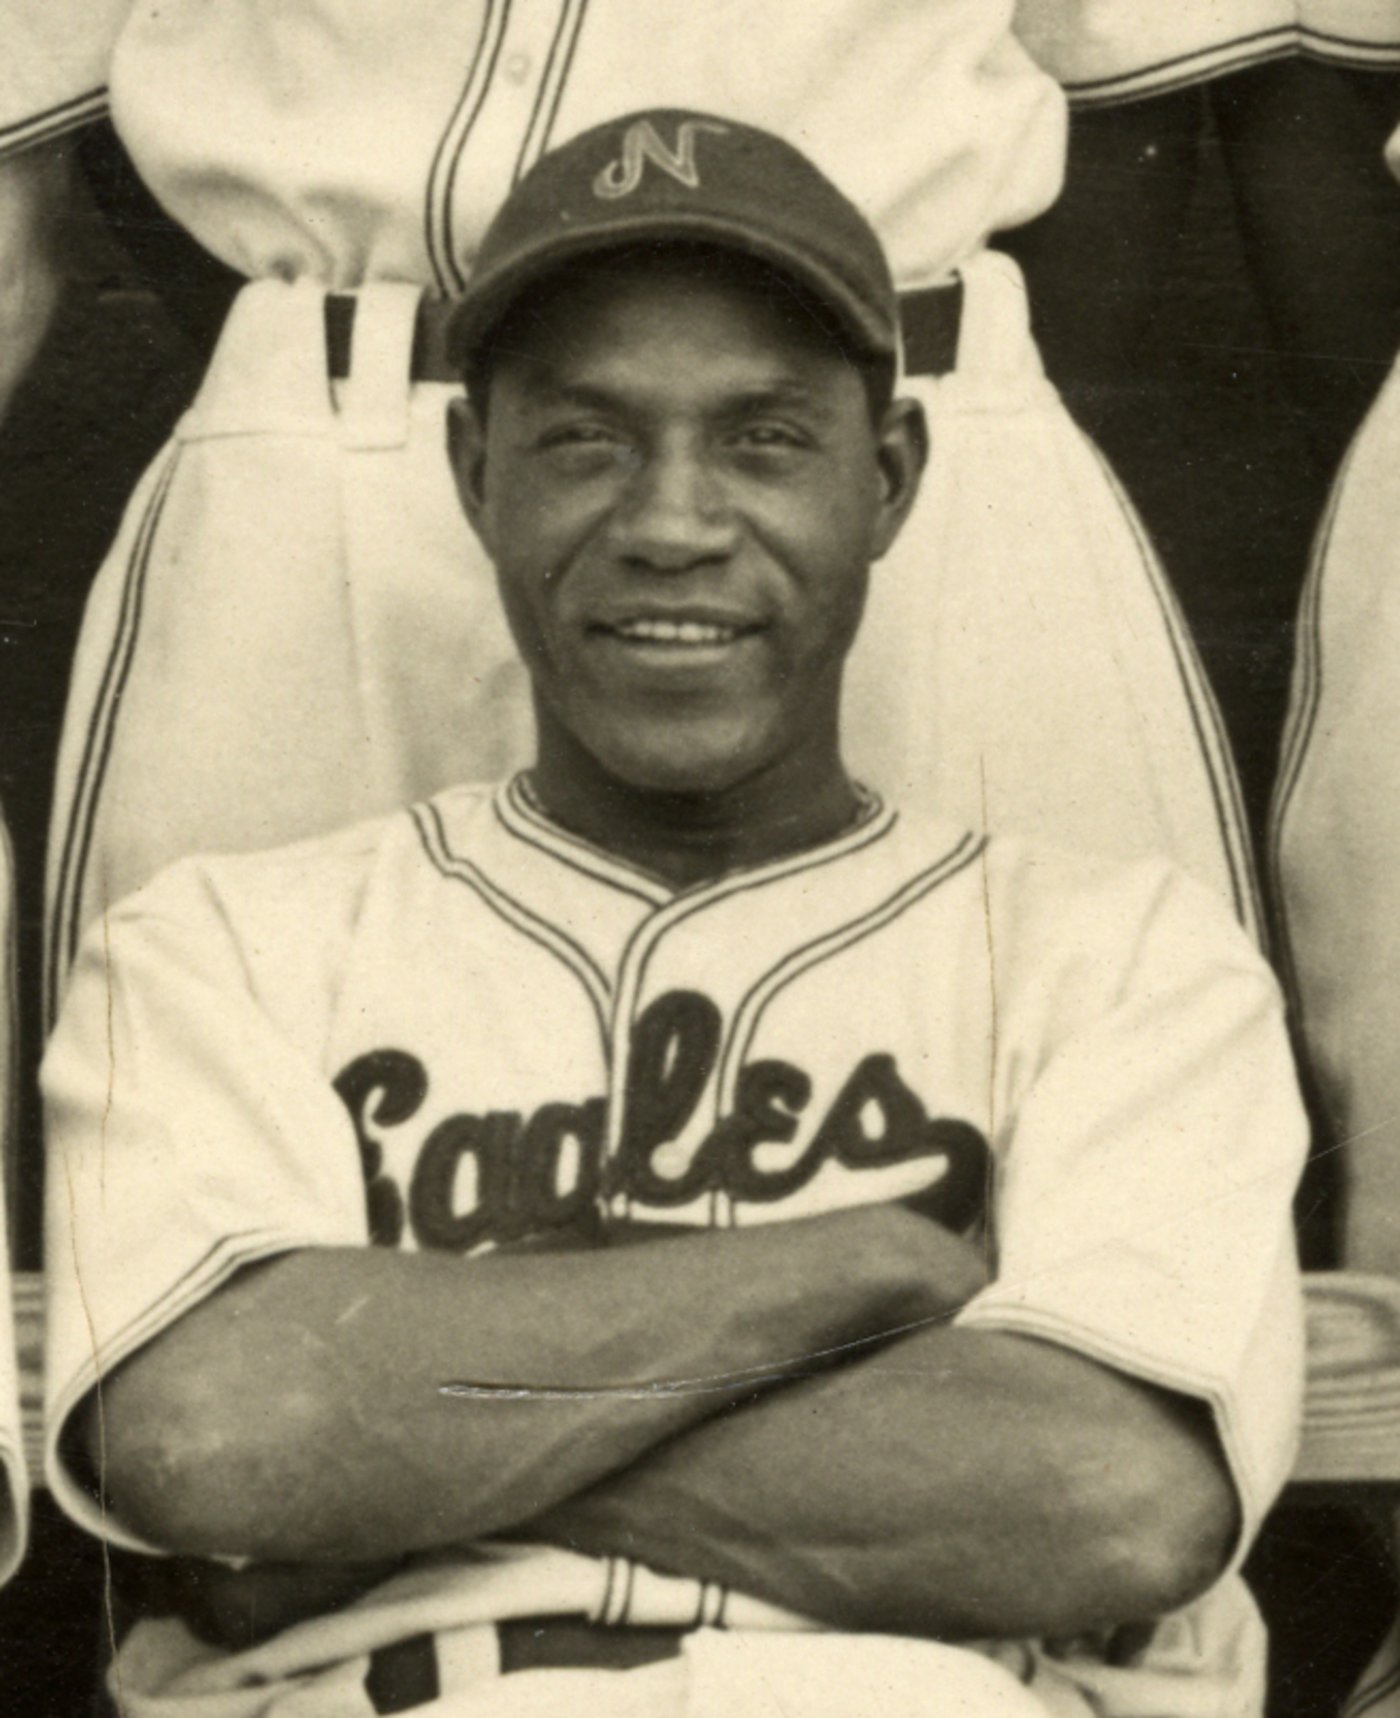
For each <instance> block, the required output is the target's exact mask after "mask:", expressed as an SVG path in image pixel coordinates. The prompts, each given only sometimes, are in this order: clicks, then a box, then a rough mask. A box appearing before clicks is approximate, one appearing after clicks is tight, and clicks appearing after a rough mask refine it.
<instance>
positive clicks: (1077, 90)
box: [1016, 0, 1400, 107]
mask: <svg viewBox="0 0 1400 1718" xmlns="http://www.w3.org/2000/svg"><path fill="white" fill-rule="evenodd" d="M1016 34H1017V35H1018V36H1019V37H1020V39H1021V41H1022V42H1024V43H1025V45H1026V47H1027V48H1029V49H1030V51H1031V53H1032V54H1034V55H1035V57H1036V59H1037V60H1038V61H1039V62H1040V64H1041V65H1043V66H1044V67H1045V68H1046V70H1047V71H1050V72H1053V73H1054V75H1055V77H1057V78H1058V79H1059V81H1060V82H1061V84H1063V85H1064V88H1065V93H1066V94H1067V95H1068V96H1069V98H1070V100H1071V102H1073V104H1074V105H1075V106H1076V107H1097V106H1102V105H1106V104H1108V103H1112V102H1120V101H1131V100H1134V99H1136V98H1138V97H1141V96H1149V95H1159V94H1162V93H1164V92H1165V91H1167V90H1173V89H1179V88H1181V87H1182V86H1183V85H1186V84H1193V83H1200V82H1201V81H1202V80H1203V79H1206V78H1213V77H1219V76H1221V75H1222V74H1224V73H1226V72H1234V71H1242V70H1244V69H1245V68H1246V67H1248V66H1256V65H1262V64H1263V63H1265V62H1266V61H1268V60H1277V59H1284V58H1287V57H1288V56H1289V55H1291V54H1299V53H1301V54H1306V55H1307V56H1308V57H1309V58H1311V59H1319V60H1327V61H1330V62H1331V63H1333V64H1335V65H1341V66H1351V67H1354V68H1357V69H1363V70H1364V69H1367V68H1371V69H1377V70H1381V69H1386V68H1391V69H1393V68H1395V67H1397V66H1400V4H1397V0H1170V3H1169V4H1165V5H1164V4H1161V3H1160V0H1016Z"/></svg>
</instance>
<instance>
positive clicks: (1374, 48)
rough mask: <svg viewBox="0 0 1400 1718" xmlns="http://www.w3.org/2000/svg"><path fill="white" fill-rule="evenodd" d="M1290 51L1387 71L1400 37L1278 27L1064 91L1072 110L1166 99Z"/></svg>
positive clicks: (1399, 55)
mask: <svg viewBox="0 0 1400 1718" xmlns="http://www.w3.org/2000/svg"><path fill="white" fill-rule="evenodd" d="M1294 53H1300V54H1302V55H1304V56H1305V57H1306V58H1308V59H1313V60H1322V61H1324V62H1326V63H1327V64H1329V65H1338V66H1348V67H1352V68H1355V69H1358V70H1365V69H1367V68H1371V69H1385V68H1388V67H1394V66H1396V65H1400V39H1398V38H1391V39H1390V40H1388V41H1377V40H1374V39H1372V40H1368V39H1366V38H1365V37H1362V36H1339V35H1336V34H1335V33H1333V32H1331V31H1328V30H1315V29H1312V28H1311V27H1310V26H1308V25H1306V24H1301V25H1300V24H1287V25H1280V26H1278V27H1276V28H1274V29H1272V30H1260V31H1257V32H1256V33H1255V34H1253V35H1249V36H1238V37H1235V38H1234V39H1233V40H1232V41H1229V42H1217V43H1216V44H1214V45H1213V46H1212V47H1209V48H1198V49H1194V50H1193V51H1192V52H1190V53H1187V54H1178V55H1175V56H1174V57H1172V58H1170V59H1165V60H1157V61H1154V62H1153V63H1152V64H1151V65H1147V66H1135V67H1134V68H1133V69H1132V70H1131V71H1126V72H1115V73H1113V74H1112V75H1111V76H1109V77H1102V78H1084V79H1071V80H1069V81H1068V82H1066V84H1065V85H1064V90H1065V94H1066V95H1067V96H1068V97H1069V99H1070V102H1071V103H1072V104H1073V105H1074V106H1075V107H1080V108H1085V107H1096V106H1103V105H1106V104H1107V103H1109V102H1120V101H1124V100H1131V99H1132V98H1133V97H1135V96H1136V97H1146V96H1153V95H1167V94H1170V92H1171V91H1173V90H1179V89H1186V88H1188V87H1189V86H1190V85H1192V84H1198V83H1205V82H1207V81H1208V80H1210V79H1212V78H1218V77H1224V76H1225V75H1226V74H1228V73H1230V72H1237V71H1243V70H1245V69H1247V68H1248V67H1250V66H1259V65H1267V64H1268V63H1269V62H1270V61H1272V60H1281V59H1287V58H1288V57H1289V55H1291V54H1294Z"/></svg>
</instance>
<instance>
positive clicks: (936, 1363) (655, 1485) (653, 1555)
mask: <svg viewBox="0 0 1400 1718" xmlns="http://www.w3.org/2000/svg"><path fill="white" fill-rule="evenodd" d="M533 1531H534V1532H535V1533H537V1534H538V1535H539V1536H541V1537H543V1538H545V1539H548V1540H551V1541H553V1542H555V1543H559V1544H567V1545H570V1546H573V1547H576V1548H577V1549H580V1550H583V1551H587V1552H591V1553H595V1554H599V1555H602V1554H624V1555H628V1556H631V1557H634V1558H638V1559H640V1560H641V1561H642V1562H644V1563H646V1564H649V1565H652V1566H654V1567H657V1568H662V1569H671V1570H674V1571H677V1572H680V1573H685V1574H689V1575H693V1576H695V1577H697V1578H701V1579H707V1580H714V1581H721V1582H724V1583H726V1584H727V1585H729V1586H732V1587H735V1588H738V1589H740V1590H742V1591H744V1592H746V1593H751V1594H753V1595H755V1596H756V1597H759V1598H762V1599H767V1600H769V1601H770V1602H772V1603H775V1604H779V1605H783V1606H786V1607H788V1608H790V1609H793V1610H797V1611H801V1612H803V1613H805V1614H807V1615H809V1616H812V1617H815V1618H817V1619H818V1620H820V1621H822V1622H825V1623H827V1624H830V1625H833V1626H836V1627H841V1628H848V1629H875V1630H880V1631H882V1632H888V1633H895V1634H909V1635H927V1636H933V1637H936V1638H939V1639H947V1640H958V1639H970V1638H976V1637H979V1636H1016V1635H1044V1634H1076V1633H1079V1632H1081V1631H1084V1630H1088V1629H1097V1628H1102V1627H1108V1626H1112V1625H1115V1624H1119V1623H1124V1622H1129V1621H1136V1620H1138V1619H1146V1618H1149V1617H1154V1616H1159V1615H1161V1614H1162V1613H1163V1612H1165V1611H1168V1610H1172V1609H1174V1608H1176V1607H1177V1606H1178V1605H1181V1604H1184V1603H1185V1602H1186V1601H1187V1600H1188V1599H1190V1598H1192V1597H1194V1596H1195V1595H1196V1594H1197V1593H1198V1592H1200V1591H1201V1590H1202V1589H1204V1588H1205V1587H1206V1586H1208V1585H1209V1584H1210V1582H1211V1581H1212V1580H1214V1579H1215V1577H1216V1576H1217V1575H1218V1574H1219V1573H1220V1571H1221V1569H1222V1568H1223V1566H1224V1564H1225V1562H1226V1561H1227V1559H1228V1557H1229V1555H1230V1551H1231V1548H1232V1546H1233V1544H1234V1542H1235V1539H1236V1537H1237V1534H1238V1532H1239V1511H1238V1506H1237V1503H1236V1500H1235V1494H1234V1490H1233V1488H1232V1486H1231V1483H1230V1478H1229V1474H1228V1471H1227V1467H1226V1463H1225V1460H1224V1457H1223V1454H1222V1452H1221V1450H1220V1446H1219V1444H1218V1442H1217V1440H1216V1439H1215V1437H1214V1435H1213V1433H1212V1431H1211V1429H1210V1425H1209V1416H1208V1413H1207V1411H1206V1410H1205V1408H1204V1406H1203V1405H1202V1404H1200V1403H1193V1402H1191V1401H1189V1400H1187V1399H1186V1398H1184V1397H1180V1396H1177V1395H1175V1394H1173V1393H1171V1392H1167V1391H1162V1390H1159V1389H1156V1388H1154V1387H1153V1386H1151V1385H1147V1384H1143V1383H1140V1382H1139V1381H1137V1380H1135V1379H1132V1378H1129V1377H1127V1376H1125V1375H1123V1374H1121V1373H1116V1372H1114V1371H1113V1370H1111V1369H1110V1368H1108V1367H1106V1366H1103V1365H1101V1364H1099V1363H1098V1362H1096V1361H1093V1360H1090V1359H1088V1358H1086V1357H1085V1356H1084V1355H1081V1354H1076V1353H1074V1352H1072V1351H1070V1350H1069V1349H1067V1348H1063V1347H1059V1346H1057V1345H1055V1344H1052V1343H1046V1342H1040V1341H1037V1340H1035V1339H1032V1338H1026V1337H1022V1336H1017V1335H1011V1334H1005V1333H1001V1332H992V1331H980V1330H959V1329H935V1330H930V1331H927V1332H924V1333H921V1334H917V1335H914V1336H911V1337H908V1338H906V1339H905V1340H903V1341H901V1342H899V1343H896V1344H894V1345H893V1346H891V1347H890V1348H888V1349H886V1350H885V1351H884V1352H883V1353H881V1354H878V1355H873V1356H871V1357H870V1358H869V1359H867V1360H864V1361H861V1362H859V1363H857V1364H855V1365H852V1366H848V1367H845V1368H844V1369H842V1370H841V1371H839V1372H835V1373H831V1374H828V1375H827V1376H826V1377H823V1378H819V1379H813V1380H811V1381H809V1382H808V1383H806V1384H803V1385H799V1386H796V1387H794V1388H791V1389H789V1390H787V1391H785V1392H783V1393H782V1394H781V1395H777V1396H774V1397H772V1398H771V1399H770V1400H768V1401H765V1402H758V1403H755V1404H753V1405H752V1406H751V1407H749V1408H743V1409H739V1410H736V1411H734V1412H731V1413H729V1414H726V1415H724V1416H723V1417H721V1418H718V1419H716V1420H713V1421H711V1422H710V1423H709V1424H708V1425H707V1426H705V1427H704V1428H703V1429H701V1430H699V1431H697V1432H694V1433H692V1434H690V1435H689V1436H687V1437H684V1438H682V1439H679V1440H677V1441H676V1442H674V1443H672V1444H671V1445H669V1446H668V1447H667V1448H665V1449H663V1450H661V1451H659V1452H657V1453H654V1454H653V1455H652V1456H651V1457H649V1458H648V1459H647V1460H646V1461H645V1462H643V1463H641V1464H639V1465H638V1466H636V1467H634V1468H633V1469H632V1470H630V1471H629V1472H627V1473H625V1474H622V1475H619V1476H617V1477H616V1478H614V1479H613V1480H611V1481H609V1482H607V1483H606V1484H604V1485H602V1486H599V1487H597V1488H595V1489H594V1490H593V1491H591V1492H588V1493H585V1494H584V1495H582V1496H581V1497H578V1498H574V1499H572V1500H570V1501H569V1502H567V1503H565V1504H564V1505H562V1506H561V1507H559V1508H558V1509H556V1510H554V1511H552V1512H551V1513H550V1514H549V1515H548V1516H546V1517H544V1518H542V1519H541V1520H540V1521H539V1522H537V1523H536V1524H535V1527H534V1529H533Z"/></svg>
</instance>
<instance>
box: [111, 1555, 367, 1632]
mask: <svg viewBox="0 0 1400 1718" xmlns="http://www.w3.org/2000/svg"><path fill="white" fill-rule="evenodd" d="M399 1567H400V1561H399V1560H394V1561H392V1562H382V1563H341V1564H334V1563H321V1564H296V1563H254V1564H250V1565H249V1566H248V1567H247V1568H243V1569H233V1568H230V1567H229V1566H228V1565H227V1564H226V1563H211V1562H206V1561H205V1560H204V1559H203V1558H198V1557H177V1558H174V1559H171V1560H170V1561H168V1562H166V1561H162V1562H160V1563H152V1564H148V1565H145V1567H144V1568H143V1572H142V1575H141V1577H139V1582H138V1584H139V1585H140V1587H141V1589H142V1590H141V1592H140V1593H139V1595H138V1599H139V1602H140V1604H141V1608H142V1609H143V1610H144V1611H148V1612H150V1613H152V1614H158V1615H164V1616H170V1615H174V1616H178V1617H180V1618H181V1619H182V1620H183V1621H184V1623H185V1624H186V1625H187V1626H188V1628H189V1629H190V1631H191V1633H193V1634H196V1635H198V1637H199V1638H200V1640H202V1641H207V1642H208V1643H209V1644H210V1645H211V1646H218V1647H223V1648H224V1649H225V1650H226V1651H229V1652H242V1651H245V1650H246V1649H247V1648H249V1647H253V1646H257V1645H259V1644H260V1643H261V1642H262V1641H265V1640H270V1639H271V1638H272V1636H273V1635H276V1634H281V1632H282V1631H283V1629H288V1628H291V1627H292V1626H293V1624H295V1623H299V1622H303V1621H305V1620H306V1618H308V1617H314V1616H322V1615H324V1614H325V1613H326V1612H328V1611H334V1610H336V1609H338V1608H339V1607H340V1606H341V1605H347V1604H349V1603H350V1602H351V1601H352V1600H353V1599H357V1598H359V1596H360V1595H361V1593H366V1592H368V1591H369V1589H370V1588H371V1587H376V1586H378V1585H379V1583H380V1582H381V1581H385V1580H387V1579H388V1578H389V1576H390V1575H392V1574H393V1573H394V1572H395V1571H396V1570H397V1569H398V1568H399Z"/></svg>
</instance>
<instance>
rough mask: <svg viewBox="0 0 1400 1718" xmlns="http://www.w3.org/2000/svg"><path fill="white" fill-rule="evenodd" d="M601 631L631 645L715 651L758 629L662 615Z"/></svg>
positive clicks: (650, 616)
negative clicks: (719, 646)
mask: <svg viewBox="0 0 1400 1718" xmlns="http://www.w3.org/2000/svg"><path fill="white" fill-rule="evenodd" d="M599 630H601V631H604V632H609V633H611V634H612V635H613V636H614V637H615V638H621V639H624V640H626V641H627V642H628V643H631V644H664V645H670V646H673V647H677V648H682V649H684V648H689V649H696V648H704V647H707V646H708V647H710V648H713V647H714V646H715V645H720V644H733V643H735V642H736V641H737V640H738V639H740V638H744V637H746V636H747V635H748V634H750V633H752V632H756V631H757V630H758V628H757V627H756V626H754V625H752V624H751V623H748V624H746V623H742V622H738V621H722V620H700V619H689V618H687V619H679V618H672V617H668V616H662V615H637V616H635V617H632V618H630V619H627V620H620V621H615V622H613V623H612V624H611V625H607V626H604V627H601V628H600V629H599Z"/></svg>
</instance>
